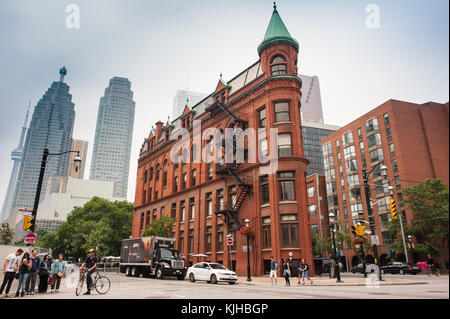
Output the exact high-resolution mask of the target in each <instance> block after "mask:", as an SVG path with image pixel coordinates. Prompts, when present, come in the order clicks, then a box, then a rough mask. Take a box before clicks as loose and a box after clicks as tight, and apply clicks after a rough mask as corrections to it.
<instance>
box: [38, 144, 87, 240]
mask: <svg viewBox="0 0 450 319" xmlns="http://www.w3.org/2000/svg"><path fill="white" fill-rule="evenodd" d="M67 153H77V156H76V157H75V159H74V169H75V172H78V169H79V168H80V164H81V158H80V152H79V151H67V152H62V153H54V154H52V153H50V152H49V150H48V149H47V148H46V149H44V154H43V155H42V162H41V171H40V173H39V179H38V184H37V189H36V196H35V198H34V205H33V210H32V212H31V216H32V217H33V219H32V220H31V227H30V231H31V232H32V233H34V230H35V225H36V215H37V211H38V206H39V198H40V197H41V189H42V183H43V181H44V174H45V167H46V165H47V159H48V157H49V156H60V155H64V154H67Z"/></svg>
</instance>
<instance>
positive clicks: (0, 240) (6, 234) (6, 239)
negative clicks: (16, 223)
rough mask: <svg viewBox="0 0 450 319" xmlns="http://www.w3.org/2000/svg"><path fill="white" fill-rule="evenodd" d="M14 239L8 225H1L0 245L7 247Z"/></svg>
mask: <svg viewBox="0 0 450 319" xmlns="http://www.w3.org/2000/svg"><path fill="white" fill-rule="evenodd" d="M13 237H14V231H13V230H12V229H11V227H9V224H8V223H2V225H1V227H0V244H3V245H9V244H11V241H12V239H13Z"/></svg>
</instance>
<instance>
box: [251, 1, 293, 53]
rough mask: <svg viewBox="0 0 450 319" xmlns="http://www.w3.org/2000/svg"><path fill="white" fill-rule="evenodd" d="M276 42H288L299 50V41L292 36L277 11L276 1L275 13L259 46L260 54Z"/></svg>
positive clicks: (274, 5)
mask: <svg viewBox="0 0 450 319" xmlns="http://www.w3.org/2000/svg"><path fill="white" fill-rule="evenodd" d="M275 43H287V44H291V45H292V46H294V47H295V48H296V49H297V51H298V48H299V46H298V42H297V41H296V40H295V39H294V38H293V37H291V34H290V33H289V31H288V29H287V28H286V25H285V24H284V22H283V20H282V19H281V17H280V14H279V13H278V11H277V6H276V4H275V2H274V3H273V13H272V18H271V19H270V23H269V26H268V27H267V30H266V34H265V36H264V40H263V41H262V42H261V44H260V45H259V46H258V54H260V55H261V52H262V50H264V48H266V47H268V46H270V45H272V44H275Z"/></svg>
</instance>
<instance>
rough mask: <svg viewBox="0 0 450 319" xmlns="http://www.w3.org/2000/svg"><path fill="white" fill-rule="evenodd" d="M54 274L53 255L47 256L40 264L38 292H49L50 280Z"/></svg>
mask: <svg viewBox="0 0 450 319" xmlns="http://www.w3.org/2000/svg"><path fill="white" fill-rule="evenodd" d="M51 273H52V255H50V254H47V255H45V257H44V260H42V261H41V263H40V264H39V286H38V292H47V288H48V278H49V277H50V276H51Z"/></svg>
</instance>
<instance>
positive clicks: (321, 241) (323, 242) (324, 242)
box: [311, 231, 331, 257]
mask: <svg viewBox="0 0 450 319" xmlns="http://www.w3.org/2000/svg"><path fill="white" fill-rule="evenodd" d="M311 240H312V248H313V254H314V256H320V257H324V256H325V255H326V254H327V253H330V252H331V240H330V239H329V238H324V237H321V238H319V235H318V234H317V232H315V231H312V232H311Z"/></svg>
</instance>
